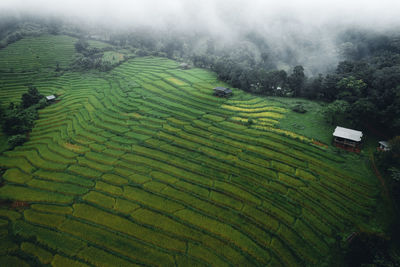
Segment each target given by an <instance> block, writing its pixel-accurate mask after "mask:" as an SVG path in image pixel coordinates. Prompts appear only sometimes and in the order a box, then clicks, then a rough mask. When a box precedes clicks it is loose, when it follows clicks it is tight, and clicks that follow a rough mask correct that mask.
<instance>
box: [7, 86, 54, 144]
mask: <svg viewBox="0 0 400 267" xmlns="http://www.w3.org/2000/svg"><path fill="white" fill-rule="evenodd" d="M46 105H47V102H46V99H45V98H44V97H43V95H41V94H39V92H38V90H37V89H36V88H35V87H32V86H31V87H29V89H28V92H27V93H25V94H23V95H22V97H21V104H20V105H19V106H15V105H14V103H12V102H11V103H10V105H9V108H8V109H6V110H4V109H0V118H1V126H2V129H3V132H4V133H5V134H6V135H8V136H9V139H8V143H9V146H10V149H12V148H14V147H15V146H18V145H21V144H22V143H24V142H25V141H26V133H28V132H29V131H31V129H32V127H33V125H34V122H35V120H36V119H37V118H38V113H37V110H38V109H39V108H44V107H45V106H46Z"/></svg>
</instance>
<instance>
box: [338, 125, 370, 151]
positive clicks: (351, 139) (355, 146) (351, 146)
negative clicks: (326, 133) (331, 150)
mask: <svg viewBox="0 0 400 267" xmlns="http://www.w3.org/2000/svg"><path fill="white" fill-rule="evenodd" d="M362 136H363V133H362V132H360V131H356V130H353V129H348V128H344V127H340V126H336V129H335V131H334V132H333V143H334V145H335V146H337V147H340V148H343V149H346V150H350V151H354V152H360V148H361V138H362Z"/></svg>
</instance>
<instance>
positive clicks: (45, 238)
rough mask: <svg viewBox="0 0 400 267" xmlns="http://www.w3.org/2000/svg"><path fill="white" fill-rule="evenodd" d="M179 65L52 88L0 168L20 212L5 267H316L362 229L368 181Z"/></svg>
mask: <svg viewBox="0 0 400 267" xmlns="http://www.w3.org/2000/svg"><path fill="white" fill-rule="evenodd" d="M178 66H179V64H178V63H177V62H174V61H171V60H167V59H163V58H152V57H144V58H136V59H132V60H129V61H128V62H126V63H124V64H122V65H121V66H119V67H117V68H115V69H114V70H112V71H111V72H109V73H106V74H104V73H101V74H93V73H91V74H82V73H67V74H65V75H63V76H61V77H57V78H53V80H52V82H53V83H54V84H60V85H61V86H62V87H63V88H64V89H63V90H64V94H63V95H62V96H61V101H60V102H59V103H56V104H54V105H51V106H49V107H47V108H45V109H43V110H41V111H40V118H39V120H37V122H36V124H35V127H34V129H33V131H32V133H31V134H30V140H29V141H28V142H26V143H25V144H24V145H23V146H20V147H17V148H16V149H15V150H13V151H8V152H5V153H4V154H3V155H2V156H0V165H1V167H4V168H7V171H6V172H5V174H4V176H3V178H4V180H5V181H6V182H5V185H4V186H3V187H1V188H0V198H2V199H9V200H12V201H20V202H18V203H21V202H22V203H23V204H24V205H25V207H22V208H14V209H12V208H8V207H3V208H2V209H0V236H1V238H2V239H1V241H0V243H1V247H2V248H3V251H2V252H3V254H6V255H5V256H1V258H0V261H1V262H7V263H10V264H16V265H18V266H23V263H24V262H29V263H32V262H34V263H36V264H43V265H44V264H51V265H53V266H67V265H68V264H69V265H71V266H134V265H145V266H150V265H151V266H153V265H157V266H160V265H162V266H195V265H196V266H197V265H201V266H203V265H204V266H207V265H208V266H210V265H212V266H229V265H238V266H266V265H269V266H305V265H315V266H318V265H319V264H321V262H323V261H324V260H325V259H326V257H327V256H329V255H330V249H331V248H332V247H333V246H335V239H336V237H337V236H338V235H339V236H345V235H346V234H347V233H348V232H349V231H352V229H353V228H354V227H357V225H359V224H361V223H365V222H367V220H368V218H369V217H370V216H371V215H372V214H373V212H374V208H375V196H376V194H377V192H376V183H375V181H374V180H373V179H371V177H370V176H368V174H365V173H361V172H352V173H349V172H345V171H343V170H342V169H341V168H340V166H341V164H342V163H343V158H341V157H339V156H337V155H334V154H332V153H331V152H330V151H326V150H323V149H322V148H319V147H316V146H313V145H311V144H310V140H309V139H307V138H305V137H302V136H300V135H296V134H295V133H290V132H284V131H282V130H280V129H277V128H275V126H276V124H277V123H278V122H279V120H280V119H281V118H282V117H283V116H285V113H286V111H287V110H286V109H285V107H282V106H277V105H276V104H273V103H272V102H269V101H268V100H267V99H265V98H260V97H255V96H251V95H248V94H245V93H243V92H241V91H238V90H234V94H235V95H234V97H233V98H231V99H220V98H216V97H213V96H212V88H213V87H215V86H217V85H224V84H222V83H220V82H218V81H217V79H216V76H215V75H214V74H213V73H210V72H208V71H205V70H201V69H191V70H185V71H182V70H179V69H178ZM249 119H251V123H249ZM15 203H16V202H14V205H16V204H15ZM4 252H5V253H4Z"/></svg>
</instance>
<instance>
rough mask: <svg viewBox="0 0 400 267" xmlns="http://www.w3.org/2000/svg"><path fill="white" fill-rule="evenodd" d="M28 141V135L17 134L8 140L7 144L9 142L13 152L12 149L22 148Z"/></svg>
mask: <svg viewBox="0 0 400 267" xmlns="http://www.w3.org/2000/svg"><path fill="white" fill-rule="evenodd" d="M26 140H27V138H26V135H24V134H16V135H12V136H11V137H10V138H8V141H7V142H8V146H9V148H10V149H11V150H12V149H14V147H16V146H20V145H22V144H23V143H25V141H26Z"/></svg>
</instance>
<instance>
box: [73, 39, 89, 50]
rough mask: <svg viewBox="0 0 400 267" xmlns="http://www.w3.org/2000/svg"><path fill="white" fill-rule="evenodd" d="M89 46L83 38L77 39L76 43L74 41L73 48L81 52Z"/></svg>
mask: <svg viewBox="0 0 400 267" xmlns="http://www.w3.org/2000/svg"><path fill="white" fill-rule="evenodd" d="M88 47H89V43H88V42H87V41H86V40H84V39H79V40H78V41H77V42H76V43H75V49H76V51H77V52H78V53H83V52H85V51H86V50H87V48H88Z"/></svg>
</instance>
